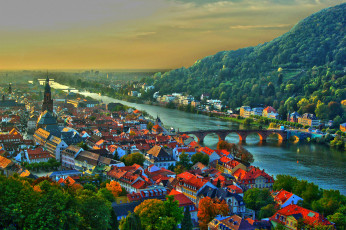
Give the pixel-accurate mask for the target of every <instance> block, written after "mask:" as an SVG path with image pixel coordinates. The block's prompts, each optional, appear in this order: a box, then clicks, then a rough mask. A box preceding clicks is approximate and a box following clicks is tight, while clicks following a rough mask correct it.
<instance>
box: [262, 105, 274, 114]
mask: <svg viewBox="0 0 346 230" xmlns="http://www.w3.org/2000/svg"><path fill="white" fill-rule="evenodd" d="M263 111H266V112H267V113H272V112H273V113H276V110H275V109H274V108H273V107H271V106H267V107H266V108H265V109H264V110H263Z"/></svg>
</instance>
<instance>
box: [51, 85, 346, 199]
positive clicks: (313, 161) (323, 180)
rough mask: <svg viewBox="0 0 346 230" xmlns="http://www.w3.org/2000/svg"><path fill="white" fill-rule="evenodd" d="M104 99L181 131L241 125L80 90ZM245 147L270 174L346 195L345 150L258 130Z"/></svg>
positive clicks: (233, 138) (212, 138)
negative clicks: (263, 138) (263, 136)
mask: <svg viewBox="0 0 346 230" xmlns="http://www.w3.org/2000/svg"><path fill="white" fill-rule="evenodd" d="M51 86H52V88H56V89H66V88H68V87H67V86H64V85H61V84H58V83H55V82H52V84H51ZM79 93H80V94H82V95H84V96H89V97H91V98H94V99H96V100H102V101H103V103H110V102H117V103H122V104H124V105H127V106H131V107H135V108H136V109H138V110H144V111H146V112H147V113H148V114H150V115H151V116H153V117H156V116H159V117H160V119H161V121H162V123H163V124H164V125H165V126H166V127H174V128H175V129H176V130H178V129H179V130H180V131H193V130H207V129H237V128H240V129H242V128H243V127H242V126H241V125H239V124H237V123H233V122H229V121H221V120H219V119H217V118H211V117H208V116H205V115H200V114H192V113H186V112H183V111H179V110H175V109H167V108H163V107H159V106H152V105H146V104H136V103H130V102H127V101H122V100H117V99H114V98H111V97H107V96H100V95H99V94H96V93H90V92H79ZM226 140H227V141H228V142H232V143H238V142H239V138H238V135H237V134H230V135H229V136H228V137H227V138H226ZM217 142H218V137H217V136H216V135H213V134H210V135H208V136H207V137H206V138H205V139H204V145H206V146H208V147H211V148H216V144H217ZM242 144H243V145H244V147H245V148H246V149H247V150H249V151H250V152H251V153H252V154H253V155H254V160H255V161H254V163H253V165H254V166H258V167H260V168H261V169H265V171H266V172H267V173H269V174H270V175H274V176H275V175H277V174H289V175H291V176H295V177H297V178H298V179H304V180H307V181H309V182H313V183H315V184H317V185H318V186H320V187H321V188H324V189H336V190H340V192H341V193H342V194H344V195H346V187H345V183H346V177H345V162H346V157H345V151H340V150H336V149H332V148H329V147H328V146H325V145H318V144H313V143H308V144H306V143H291V142H283V143H278V141H277V140H275V138H273V139H272V140H268V141H267V142H265V143H260V142H259V137H258V136H257V135H256V134H253V135H249V136H248V137H247V138H246V143H242Z"/></svg>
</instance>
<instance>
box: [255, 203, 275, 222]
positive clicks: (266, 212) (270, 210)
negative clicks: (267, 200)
mask: <svg viewBox="0 0 346 230" xmlns="http://www.w3.org/2000/svg"><path fill="white" fill-rule="evenodd" d="M276 211H277V209H276V208H275V206H274V204H268V205H266V206H264V207H262V208H261V210H260V212H259V216H258V218H259V219H263V218H268V217H271V216H273V215H274V214H275V213H276Z"/></svg>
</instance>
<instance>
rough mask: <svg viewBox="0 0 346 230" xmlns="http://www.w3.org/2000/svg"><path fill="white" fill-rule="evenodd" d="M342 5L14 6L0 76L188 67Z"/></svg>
mask: <svg viewBox="0 0 346 230" xmlns="http://www.w3.org/2000/svg"><path fill="white" fill-rule="evenodd" d="M343 2H345V1H341V0H223V1H219V0H58V1H57V0H54V1H53V0H11V1H1V3H0V69H150V68H164V69H165V68H179V67H182V66H185V67H188V66H190V65H191V64H193V63H194V62H195V61H196V60H197V59H200V58H203V57H205V56H208V55H212V54H215V53H216V52H218V51H222V50H232V49H238V48H242V47H246V46H254V45H257V44H259V43H263V42H266V41H270V40H272V39H273V38H275V37H278V36H280V35H282V34H283V33H285V32H287V31H288V30H289V29H290V28H291V27H292V26H294V25H295V24H296V23H297V22H298V21H299V20H301V19H303V18H305V17H307V16H309V15H310V14H312V13H314V12H317V11H319V10H321V9H323V8H326V7H329V6H334V5H337V4H340V3H343Z"/></svg>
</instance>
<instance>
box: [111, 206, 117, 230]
mask: <svg viewBox="0 0 346 230" xmlns="http://www.w3.org/2000/svg"><path fill="white" fill-rule="evenodd" d="M109 229H110V230H118V229H119V221H118V216H117V214H116V213H115V212H114V210H113V209H112V210H111V222H110V228H109Z"/></svg>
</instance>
